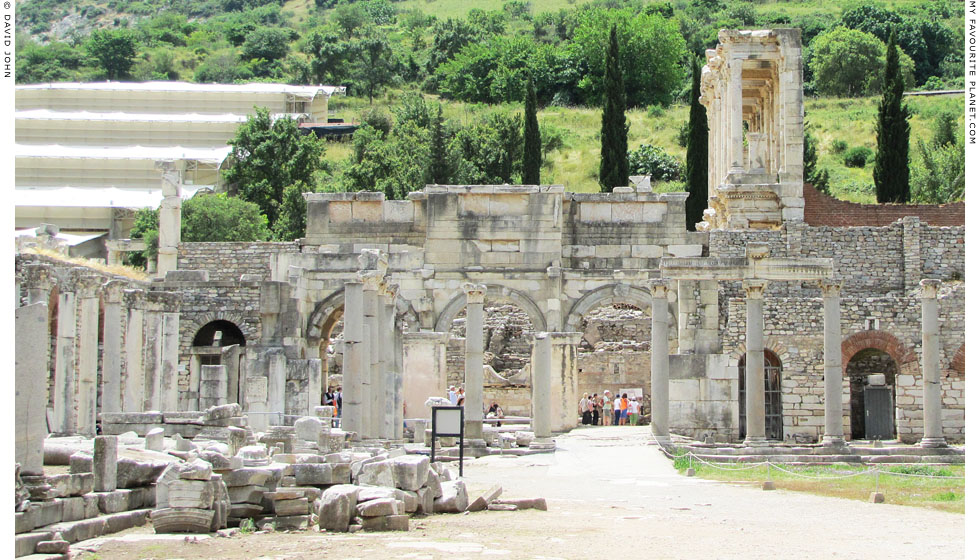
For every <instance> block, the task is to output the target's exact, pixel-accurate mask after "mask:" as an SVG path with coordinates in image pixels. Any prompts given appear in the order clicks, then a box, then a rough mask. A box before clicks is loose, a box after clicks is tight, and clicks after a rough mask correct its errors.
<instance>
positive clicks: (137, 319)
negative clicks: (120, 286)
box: [121, 290, 144, 412]
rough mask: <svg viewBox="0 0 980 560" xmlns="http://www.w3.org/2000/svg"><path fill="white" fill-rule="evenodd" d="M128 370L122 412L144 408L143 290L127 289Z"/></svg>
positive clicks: (123, 383) (124, 382) (124, 296)
mask: <svg viewBox="0 0 980 560" xmlns="http://www.w3.org/2000/svg"><path fill="white" fill-rule="evenodd" d="M123 298H124V299H125V301H126V346H125V348H126V372H125V374H124V375H123V376H122V380H121V381H122V412H141V411H142V410H143V381H144V373H143V372H144V370H143V327H144V325H143V309H142V306H143V290H125V292H124V294H123Z"/></svg>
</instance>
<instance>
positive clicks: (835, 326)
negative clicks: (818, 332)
mask: <svg viewBox="0 0 980 560" xmlns="http://www.w3.org/2000/svg"><path fill="white" fill-rule="evenodd" d="M820 288H821V290H822V293H823V384H824V388H823V391H824V411H823V412H824V434H823V444H824V445H843V444H844V409H843V403H842V400H843V392H844V373H843V364H842V360H841V334H840V290H841V281H840V280H837V279H834V280H828V281H823V282H821V283H820Z"/></svg>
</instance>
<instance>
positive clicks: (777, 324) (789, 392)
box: [723, 283, 964, 442]
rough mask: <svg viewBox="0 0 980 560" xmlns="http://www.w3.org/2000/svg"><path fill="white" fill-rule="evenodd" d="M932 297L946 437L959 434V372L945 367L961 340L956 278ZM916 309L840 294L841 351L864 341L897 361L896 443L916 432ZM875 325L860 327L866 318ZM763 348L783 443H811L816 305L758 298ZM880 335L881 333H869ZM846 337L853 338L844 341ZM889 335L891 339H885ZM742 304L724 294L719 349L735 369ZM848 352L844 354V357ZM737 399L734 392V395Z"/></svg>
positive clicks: (816, 406) (818, 425)
mask: <svg viewBox="0 0 980 560" xmlns="http://www.w3.org/2000/svg"><path fill="white" fill-rule="evenodd" d="M943 295H944V297H943V298H942V299H940V308H939V313H940V318H941V319H940V341H941V350H940V364H941V374H940V377H941V379H942V390H943V408H944V410H943V430H944V434H945V436H946V438H947V439H948V440H949V441H951V442H961V441H963V437H964V424H963V418H964V401H963V396H964V393H963V375H962V374H961V373H959V372H957V371H956V370H955V369H953V368H952V367H951V364H952V362H953V358H954V356H955V354H956V352H957V350H959V348H960V347H961V346H962V345H963V343H964V313H963V295H964V287H963V284H962V283H958V284H953V285H950V286H947V287H946V288H944V292H943ZM921 314H922V311H921V308H920V305H919V299H918V295H917V293H913V294H912V297H904V296H902V297H879V298H847V297H842V298H841V334H842V339H843V340H844V346H845V348H846V347H848V339H849V337H852V336H853V337H856V339H864V338H865V337H867V342H862V343H859V344H858V346H859V347H861V346H864V347H875V348H878V349H880V350H882V351H885V352H888V353H889V354H890V355H892V358H893V359H895V361H896V362H897V363H898V368H899V375H898V376H897V379H896V385H897V386H896V390H895V394H896V403H895V406H896V429H897V433H898V436H899V438H901V439H902V440H903V441H907V442H914V441H918V439H919V438H921V435H922V374H921V371H920V367H919V364H920V360H921V327H920V319H921ZM869 319H877V321H878V328H877V329H875V330H874V331H871V332H870V333H869V332H868V331H867V327H868V320H869ZM764 320H765V330H764V334H765V345H766V348H767V349H769V350H771V351H773V352H774V353H775V354H776V355H777V356H778V357H779V359H780V361H781V362H782V366H783V372H782V382H781V391H782V395H783V398H782V406H783V435H784V438H785V439H787V440H789V441H800V442H806V441H817V440H818V439H819V437H820V436H821V435H822V434H823V425H824V420H823V413H824V408H823V393H824V387H823V302H822V301H821V300H820V299H809V298H777V297H769V298H766V299H765V300H764ZM876 332H877V333H884V334H883V335H881V336H878V335H875V334H874V333H876ZM852 340H853V339H852ZM892 340H894V342H891V341H892ZM744 341H745V301H744V299H732V300H731V302H730V307H729V320H728V326H727V328H726V329H725V330H724V331H723V351H724V352H725V353H727V354H728V355H729V360H730V361H729V365H730V366H734V367H737V365H738V361H739V359H740V358H741V356H742V355H743V354H744V348H745V346H744ZM849 357H850V356H849V355H847V352H845V355H844V360H845V362H846V361H848V358H849ZM843 365H844V368H845V377H844V387H843V412H844V433H845V435H846V436H848V437H849V435H850V404H849V403H850V380H849V378H848V377H847V375H846V372H847V363H845V364H843ZM735 398H736V399H737V395H736V396H735Z"/></svg>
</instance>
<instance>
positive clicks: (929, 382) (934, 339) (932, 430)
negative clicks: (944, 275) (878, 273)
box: [919, 278, 946, 447]
mask: <svg viewBox="0 0 980 560" xmlns="http://www.w3.org/2000/svg"><path fill="white" fill-rule="evenodd" d="M919 285H920V286H921V287H922V296H921V300H920V301H921V303H922V440H921V441H919V447H946V438H945V437H944V436H943V395H942V383H941V381H940V379H939V310H938V303H939V302H938V300H937V296H938V292H939V286H940V285H942V282H941V281H939V280H935V279H931V278H930V279H925V280H921V281H919Z"/></svg>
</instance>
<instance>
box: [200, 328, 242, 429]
mask: <svg viewBox="0 0 980 560" xmlns="http://www.w3.org/2000/svg"><path fill="white" fill-rule="evenodd" d="M191 346H192V348H191V385H192V386H195V385H196V386H197V387H198V401H197V408H198V409H200V410H204V409H206V408H208V407H210V406H215V405H219V404H227V403H236V402H237V403H241V402H243V398H244V391H245V388H244V380H245V376H244V375H243V372H242V360H243V359H244V348H245V335H244V334H243V333H242V330H241V329H240V328H238V325H236V324H235V323H232V322H231V321H227V320H224V319H218V320H215V321H211V322H209V323H207V324H205V325H204V326H202V327H201V328H200V329H198V331H197V332H196V333H195V334H194V339H193V340H192V341H191ZM205 366H224V373H223V374H221V373H219V371H220V370H212V369H210V368H207V367H205ZM222 375H223V379H222ZM222 386H224V389H223V390H222V389H221V387H222Z"/></svg>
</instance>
